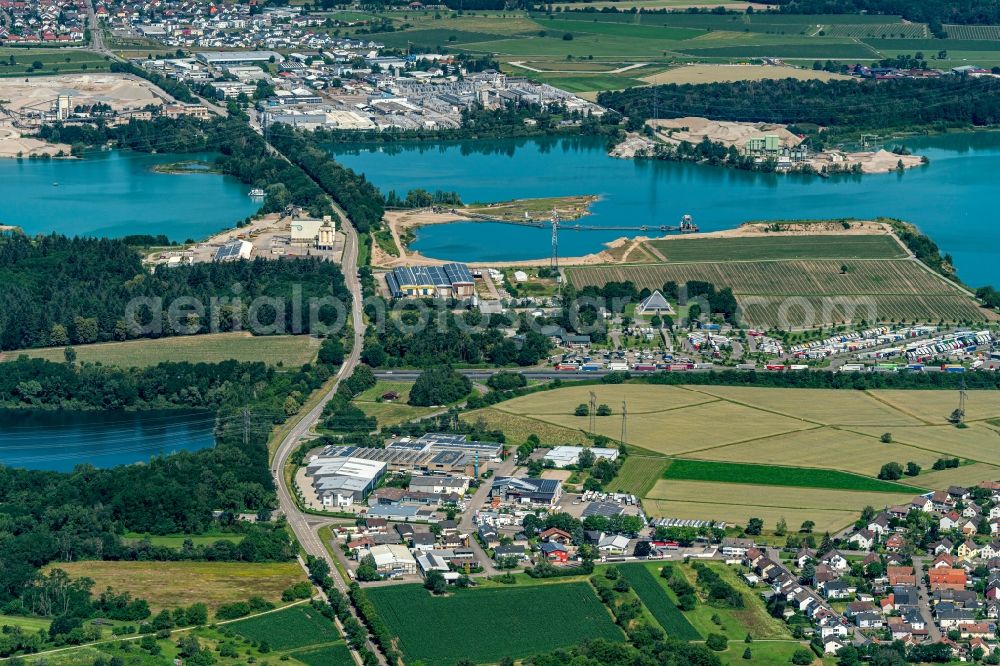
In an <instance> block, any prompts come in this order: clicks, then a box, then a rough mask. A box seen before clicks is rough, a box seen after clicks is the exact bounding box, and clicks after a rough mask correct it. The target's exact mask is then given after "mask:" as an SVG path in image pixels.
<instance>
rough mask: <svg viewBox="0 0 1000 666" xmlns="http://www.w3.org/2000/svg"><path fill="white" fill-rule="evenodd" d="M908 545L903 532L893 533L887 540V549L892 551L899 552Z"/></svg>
mask: <svg viewBox="0 0 1000 666" xmlns="http://www.w3.org/2000/svg"><path fill="white" fill-rule="evenodd" d="M905 545H906V539H904V538H903V535H902V534H891V535H889V538H888V539H886V540H885V549H886V550H887V551H889V552H890V553H898V552H899V551H901V550H902V549H903V546H905Z"/></svg>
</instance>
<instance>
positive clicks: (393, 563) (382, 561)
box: [362, 543, 417, 576]
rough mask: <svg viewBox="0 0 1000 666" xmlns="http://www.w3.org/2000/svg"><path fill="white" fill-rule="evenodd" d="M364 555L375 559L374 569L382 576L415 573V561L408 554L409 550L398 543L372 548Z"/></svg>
mask: <svg viewBox="0 0 1000 666" xmlns="http://www.w3.org/2000/svg"><path fill="white" fill-rule="evenodd" d="M364 555H371V556H372V557H373V558H374V559H375V568H376V569H377V570H378V572H379V573H380V574H382V575H383V576H405V575H407V574H415V573H417V560H416V559H414V557H413V555H412V554H410V550H409V549H408V548H407V547H406V546H404V545H402V544H398V543H391V544H387V545H384V546H373V547H372V548H371V549H370V550H369V551H368V552H367V553H364V554H363V555H362V557H363V556H364Z"/></svg>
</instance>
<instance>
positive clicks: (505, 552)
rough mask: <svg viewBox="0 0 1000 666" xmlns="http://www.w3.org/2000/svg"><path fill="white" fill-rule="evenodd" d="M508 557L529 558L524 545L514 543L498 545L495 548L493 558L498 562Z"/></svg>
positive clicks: (520, 559)
mask: <svg viewBox="0 0 1000 666" xmlns="http://www.w3.org/2000/svg"><path fill="white" fill-rule="evenodd" d="M508 557H513V558H515V559H516V560H518V561H522V560H527V559H528V552H527V550H525V548H524V546H521V545H519V544H513V543H512V544H506V545H502V546H497V547H496V548H494V549H493V559H494V560H496V561H497V562H498V563H499V562H500V560H502V559H504V558H508Z"/></svg>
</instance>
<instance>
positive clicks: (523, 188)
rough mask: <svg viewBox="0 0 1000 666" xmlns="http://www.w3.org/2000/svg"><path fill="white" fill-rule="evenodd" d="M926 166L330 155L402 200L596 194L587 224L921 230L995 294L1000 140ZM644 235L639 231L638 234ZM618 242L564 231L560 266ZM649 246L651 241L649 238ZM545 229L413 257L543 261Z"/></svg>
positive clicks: (501, 153) (508, 143)
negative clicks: (820, 223)
mask: <svg viewBox="0 0 1000 666" xmlns="http://www.w3.org/2000/svg"><path fill="white" fill-rule="evenodd" d="M905 145H906V146H907V147H909V148H911V149H913V152H915V153H918V154H921V155H927V156H928V157H929V158H930V164H929V165H927V166H924V167H918V168H916V169H911V170H909V171H907V172H905V173H903V174H897V173H890V174H872V175H864V176H852V175H841V176H834V177H832V178H828V179H822V178H819V177H816V176H801V175H778V174H760V173H752V172H745V171H736V170H733V169H726V168H721V167H710V166H703V165H697V164H690V163H681V162H661V161H654V160H619V159H615V158H612V157H609V156H608V155H607V152H606V145H605V141H604V139H601V138H599V137H577V138H561V139H509V140H493V141H466V142H452V143H444V144H396V145H385V144H380V145H365V146H358V145H345V146H340V145H338V146H333V147H331V150H333V152H334V154H336V156H337V158H338V159H339V160H340V161H342V162H343V163H344V164H346V165H347V166H350V167H352V168H353V169H355V170H357V171H361V172H363V173H365V174H366V175H367V177H368V178H369V179H370V180H371V181H372V182H374V183H375V184H376V185H378V186H379V187H380V188H382V190H383V191H388V190H396V192H397V193H399V194H401V195H402V194H405V193H406V191H408V190H410V189H413V188H418V187H421V188H424V189H426V190H430V191H434V190H439V189H440V190H446V191H452V190H454V191H457V192H458V193H459V194H460V195H461V197H462V200H463V201H465V202H469V203H471V202H475V201H483V202H486V201H502V200H508V199H516V198H525V197H544V196H566V195H573V194H598V195H600V196H601V200H600V201H599V202H597V203H596V204H595V205H594V206H593V208H592V215H590V216H589V217H587V218H586V219H585V221H584V222H585V223H586V224H594V225H605V226H607V225H627V226H641V225H648V226H654V225H655V226H659V225H663V224H666V225H676V224H677V222H678V221H679V220H680V218H681V216H682V215H685V214H690V215H692V216H693V217H694V221H695V223H696V224H698V225H699V227H700V228H701V230H703V231H716V230H720V229H729V228H733V227H736V226H738V225H739V224H741V223H742V222H746V221H749V220H778V219H816V218H839V217H857V218H868V217H876V216H887V217H896V218H899V219H903V220H907V221H909V222H912V223H914V224H916V225H917V226H918V227H919V228H920V229H921V230H922V231H923V232H924V233H926V234H928V235H929V236H930V237H931V238H933V239H934V240H935V241H936V242H937V243H938V245H939V246H940V247H941V248H942V251H943V252H946V253H950V254H951V255H952V256H953V257H954V260H955V263H956V266H957V268H958V272H959V276H960V277H961V278H962V279H963V280H964V281H965V282H966V283H968V284H970V285H974V286H978V285H982V284H988V283H1000V272H998V270H997V265H996V264H997V259H998V251H997V248H996V246H995V245H994V244H993V239H994V235H993V234H994V225H995V224H996V223H995V221H994V220H995V208H996V201H997V200H998V199H1000V132H980V133H974V134H955V135H948V136H940V137H930V138H918V139H913V140H907V141H905ZM636 233H638V232H636ZM623 235H625V233H624V232H621V231H606V232H605V231H576V232H574V231H572V230H564V231H563V232H562V233H560V236H559V250H560V254H561V255H562V256H564V257H570V256H579V255H583V254H588V253H591V252H596V251H599V250H600V249H601V247H602V244H603V243H606V242H608V241H610V240H613V239H615V238H618V237H620V236H623ZM646 235H655V232H647V234H646ZM549 246H550V232H549V230H548V229H536V228H530V227H517V226H512V225H505V224H490V223H455V224H445V225H435V226H430V227H425V228H422V229H420V230H418V231H417V240H416V241H415V242H414V244H413V246H412V247H413V249H415V250H419V251H420V252H421V253H423V254H424V255H426V256H429V257H436V258H441V259H451V260H457V261H510V260H520V259H540V258H546V257H548V254H549Z"/></svg>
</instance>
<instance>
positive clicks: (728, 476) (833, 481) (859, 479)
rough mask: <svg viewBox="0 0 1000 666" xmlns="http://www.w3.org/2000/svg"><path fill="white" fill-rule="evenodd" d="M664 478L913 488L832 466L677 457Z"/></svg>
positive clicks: (873, 488)
mask: <svg viewBox="0 0 1000 666" xmlns="http://www.w3.org/2000/svg"><path fill="white" fill-rule="evenodd" d="M663 478H665V479H685V480H688V481H719V482H723V483H756V484H760V485H766V486H791V487H796V488H832V489H838V490H864V491H871V492H884V493H906V492H914V488H913V487H912V486H908V485H903V484H902V483H893V482H891V481H882V480H881V479H873V478H870V477H865V476H861V475H860V474H852V473H849V472H840V471H837V470H832V469H810V468H806V467H779V466H777V465H752V464H746V463H724V462H710V461H705V460H687V459H679V460H673V461H671V463H670V465H669V466H668V467H667V469H666V471H665V472H664V475H663Z"/></svg>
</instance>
